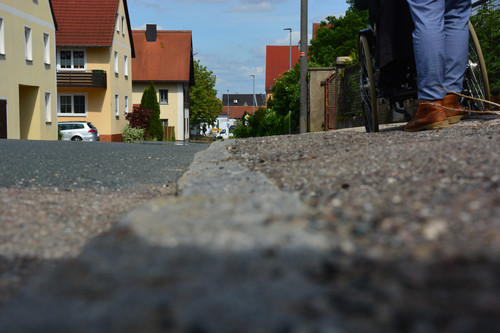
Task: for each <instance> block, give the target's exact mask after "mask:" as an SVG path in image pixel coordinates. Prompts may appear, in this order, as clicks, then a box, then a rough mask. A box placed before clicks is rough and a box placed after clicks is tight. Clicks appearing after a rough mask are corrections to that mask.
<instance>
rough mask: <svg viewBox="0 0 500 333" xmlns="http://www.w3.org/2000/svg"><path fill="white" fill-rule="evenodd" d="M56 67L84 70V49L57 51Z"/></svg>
mask: <svg viewBox="0 0 500 333" xmlns="http://www.w3.org/2000/svg"><path fill="white" fill-rule="evenodd" d="M57 69H61V70H84V69H85V51H83V50H61V51H59V52H58V53H57Z"/></svg>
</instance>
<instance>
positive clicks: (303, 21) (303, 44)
mask: <svg viewBox="0 0 500 333" xmlns="http://www.w3.org/2000/svg"><path fill="white" fill-rule="evenodd" d="M307 7H308V4H307V0H301V1H300V133H306V132H308V131H309V113H308V101H307V95H308V91H307V72H308V70H309V66H308V64H307V11H308V10H307V9H308V8H307Z"/></svg>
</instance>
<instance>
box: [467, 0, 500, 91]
mask: <svg viewBox="0 0 500 333" xmlns="http://www.w3.org/2000/svg"><path fill="white" fill-rule="evenodd" d="M471 22H472V24H473V25H474V29H475V30H476V34H477V38H478V39H479V43H481V49H482V51H483V55H484V61H485V62H486V69H487V71H488V78H489V81H490V89H495V88H500V43H499V41H500V8H498V7H497V8H494V7H492V6H491V5H488V3H485V4H484V5H482V6H481V8H480V9H479V10H478V12H477V14H476V15H475V16H474V17H472V18H471Z"/></svg>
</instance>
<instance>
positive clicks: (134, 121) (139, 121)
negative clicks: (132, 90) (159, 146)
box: [125, 105, 153, 136]
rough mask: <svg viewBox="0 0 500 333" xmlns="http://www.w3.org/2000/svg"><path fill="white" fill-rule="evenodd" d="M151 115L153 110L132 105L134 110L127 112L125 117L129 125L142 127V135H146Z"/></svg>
mask: <svg viewBox="0 0 500 333" xmlns="http://www.w3.org/2000/svg"><path fill="white" fill-rule="evenodd" d="M152 116H153V110H148V109H145V108H141V107H140V106H137V105H134V110H133V111H132V112H131V113H127V114H126V115H125V119H127V120H128V123H129V125H130V127H133V128H139V129H142V130H144V135H145V136H148V134H149V123H150V122H151V117H152Z"/></svg>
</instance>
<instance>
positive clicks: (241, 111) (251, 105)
mask: <svg viewBox="0 0 500 333" xmlns="http://www.w3.org/2000/svg"><path fill="white" fill-rule="evenodd" d="M254 97H255V99H254ZM265 106H266V95H264V94H255V96H254V95H253V94H223V95H222V109H221V111H220V113H219V116H218V117H217V120H216V122H215V124H214V125H213V126H208V129H212V128H214V129H228V128H229V127H230V126H231V125H236V121H237V120H238V119H241V117H243V116H244V115H245V113H247V114H249V115H252V114H254V112H255V111H257V109H258V108H260V107H265ZM228 116H229V117H228ZM228 119H229V121H228Z"/></svg>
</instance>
